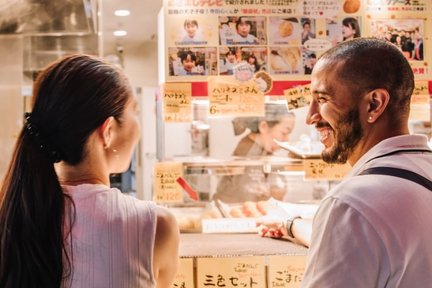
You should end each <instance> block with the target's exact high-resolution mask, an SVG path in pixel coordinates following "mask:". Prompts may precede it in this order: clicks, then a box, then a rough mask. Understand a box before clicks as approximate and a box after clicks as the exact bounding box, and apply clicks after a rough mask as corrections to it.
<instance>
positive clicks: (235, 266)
mask: <svg viewBox="0 0 432 288" xmlns="http://www.w3.org/2000/svg"><path fill="white" fill-rule="evenodd" d="M265 281H266V277H265V264H264V257H258V256H254V257H233V258H198V259H197V284H198V285H197V287H227V288H230V287H266V284H265V283H266V282H265Z"/></svg>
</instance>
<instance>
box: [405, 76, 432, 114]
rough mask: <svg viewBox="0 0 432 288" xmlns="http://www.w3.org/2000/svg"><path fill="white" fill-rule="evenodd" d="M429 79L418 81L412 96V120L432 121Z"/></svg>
mask: <svg viewBox="0 0 432 288" xmlns="http://www.w3.org/2000/svg"><path fill="white" fill-rule="evenodd" d="M430 101H431V100H430V96H429V86H428V81H416V82H415V87H414V91H413V94H412V96H411V109H410V115H409V119H410V120H416V121H428V122H429V121H431V108H430V107H431V106H430V105H431V104H430Z"/></svg>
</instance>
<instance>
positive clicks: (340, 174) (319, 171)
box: [303, 159, 351, 180]
mask: <svg viewBox="0 0 432 288" xmlns="http://www.w3.org/2000/svg"><path fill="white" fill-rule="evenodd" d="M303 168H304V171H305V179H306V180H342V178H344V177H345V175H347V174H348V172H349V171H350V170H351V166H350V165H349V164H343V165H342V164H329V163H326V162H324V161H323V160H321V159H317V160H312V159H310V160H309V159H308V160H303Z"/></svg>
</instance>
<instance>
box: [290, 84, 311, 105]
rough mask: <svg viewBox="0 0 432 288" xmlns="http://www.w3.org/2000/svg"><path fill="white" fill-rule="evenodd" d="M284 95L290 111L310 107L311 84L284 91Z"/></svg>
mask: <svg viewBox="0 0 432 288" xmlns="http://www.w3.org/2000/svg"><path fill="white" fill-rule="evenodd" d="M284 95H285V98H286V100H287V107H288V110H294V109H298V108H302V107H305V106H309V104H310V102H311V101H312V94H311V91H310V84H307V85H302V86H298V87H294V88H291V89H287V90H284Z"/></svg>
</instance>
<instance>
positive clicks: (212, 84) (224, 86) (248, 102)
mask: <svg viewBox="0 0 432 288" xmlns="http://www.w3.org/2000/svg"><path fill="white" fill-rule="evenodd" d="M208 95H209V102H210V106H209V109H210V111H209V112H210V115H211V116H264V93H263V92H262V91H261V90H260V88H259V87H258V83H257V82H255V81H253V80H250V81H244V82H242V81H236V80H218V79H217V78H215V77H209V82H208Z"/></svg>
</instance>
